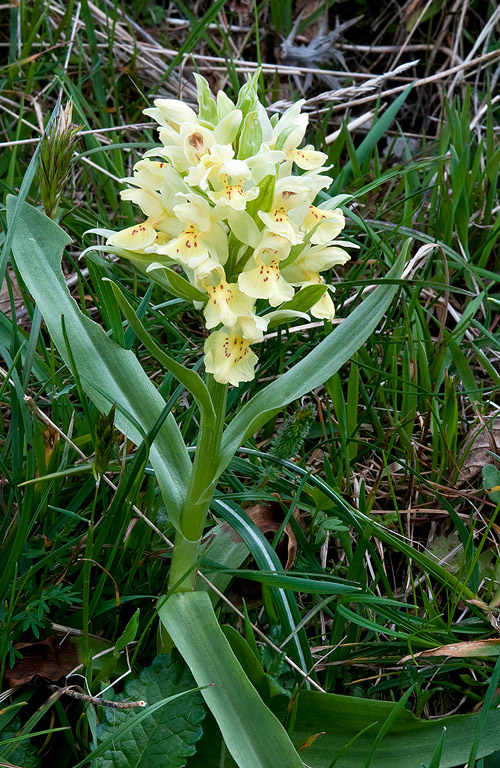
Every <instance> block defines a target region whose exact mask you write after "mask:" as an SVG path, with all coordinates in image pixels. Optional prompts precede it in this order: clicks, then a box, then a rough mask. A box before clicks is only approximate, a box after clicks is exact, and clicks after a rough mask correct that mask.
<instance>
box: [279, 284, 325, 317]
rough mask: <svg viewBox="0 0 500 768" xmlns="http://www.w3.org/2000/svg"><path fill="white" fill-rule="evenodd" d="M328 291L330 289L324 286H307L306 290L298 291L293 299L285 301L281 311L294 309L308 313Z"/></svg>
mask: <svg viewBox="0 0 500 768" xmlns="http://www.w3.org/2000/svg"><path fill="white" fill-rule="evenodd" d="M326 290H328V289H327V286H326V285H324V284H321V285H306V286H305V287H304V288H301V289H300V291H297V293H296V294H295V296H294V297H293V299H290V301H285V303H284V304H282V305H281V306H280V311H282V310H286V309H293V310H295V311H297V312H307V311H308V310H310V309H311V307H313V306H314V304H316V302H318V301H319V300H320V299H321V297H322V296H323V294H324V293H325V291H326Z"/></svg>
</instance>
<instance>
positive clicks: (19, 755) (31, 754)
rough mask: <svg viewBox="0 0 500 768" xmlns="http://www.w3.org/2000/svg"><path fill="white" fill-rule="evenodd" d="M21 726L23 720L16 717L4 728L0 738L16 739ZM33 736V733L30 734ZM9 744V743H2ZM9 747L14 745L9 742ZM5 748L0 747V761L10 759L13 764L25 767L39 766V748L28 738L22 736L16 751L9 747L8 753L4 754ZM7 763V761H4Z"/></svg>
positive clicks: (4, 739) (36, 767)
mask: <svg viewBox="0 0 500 768" xmlns="http://www.w3.org/2000/svg"><path fill="white" fill-rule="evenodd" d="M20 728H21V720H20V719H19V718H18V717H16V718H15V720H13V721H12V722H11V723H9V725H8V726H7V727H6V728H4V730H3V731H2V732H1V733H0V738H1V740H2V741H3V742H7V741H9V742H10V739H14V738H15V737H16V735H17V733H18V732H19V730H20ZM30 736H31V734H30ZM2 746H7V744H5V745H2ZM8 746H9V747H12V745H11V744H10V743H9V745H8ZM3 751H4V750H3V749H2V748H1V747H0V761H1V762H3V760H6V761H7V760H8V762H9V763H12V764H13V765H22V766H23V768H38V766H39V765H40V758H39V757H38V755H37V752H38V748H37V746H36V745H35V744H32V743H31V742H30V741H28V739H27V738H20V739H19V741H18V743H17V744H16V747H15V749H14V751H12V750H11V749H9V751H8V753H7V752H6V753H5V756H4V755H3ZM4 765H5V763H4Z"/></svg>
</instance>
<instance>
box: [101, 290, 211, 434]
mask: <svg viewBox="0 0 500 768" xmlns="http://www.w3.org/2000/svg"><path fill="white" fill-rule="evenodd" d="M109 282H111V287H112V288H113V293H114V295H115V298H116V301H117V302H118V304H119V306H120V309H121V310H122V312H123V314H124V316H125V319H126V320H127V321H128V323H129V325H130V327H131V328H132V330H133V331H134V333H135V335H136V336H137V338H138V339H139V340H140V341H142V343H143V344H144V346H145V347H146V349H147V350H148V351H149V352H151V354H152V355H153V357H154V358H155V359H156V360H158V362H159V363H160V364H161V365H163V366H165V368H166V369H167V371H170V373H171V374H173V376H175V378H176V379H177V380H178V381H180V383H181V384H183V385H184V386H185V387H186V389H187V390H188V391H189V392H191V394H192V395H193V397H194V399H195V400H196V402H197V404H198V407H199V409H200V412H201V413H202V415H203V416H204V418H205V419H208V420H209V421H213V420H215V411H214V407H213V404H212V399H211V397H210V393H209V391H208V389H207V386H206V384H205V382H204V381H203V379H202V378H201V376H200V375H199V374H198V373H196V371H192V370H191V369H190V368H186V367H185V366H184V365H182V364H181V363H178V362H177V360H174V358H173V357H170V355H167V353H166V352H164V351H163V350H162V349H161V347H160V346H159V345H158V344H157V343H156V342H155V341H154V340H153V339H152V338H151V336H150V335H149V333H148V332H147V331H146V329H145V328H144V326H143V324H142V323H141V321H140V320H139V318H138V317H137V315H136V313H135V312H134V310H133V308H132V307H131V306H130V304H129V303H128V301H127V299H126V298H125V296H124V295H123V293H122V291H121V288H120V286H119V285H117V284H116V283H114V282H113V281H109Z"/></svg>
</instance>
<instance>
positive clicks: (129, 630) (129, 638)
mask: <svg viewBox="0 0 500 768" xmlns="http://www.w3.org/2000/svg"><path fill="white" fill-rule="evenodd" d="M139 614H140V611H139V608H138V609H137V610H136V612H135V613H134V615H133V616H132V618H131V619H130V621H129V622H128V623H127V626H126V627H125V629H124V630H123V632H122V634H121V635H120V637H119V638H118V640H117V641H116V643H115V648H114V651H113V654H114V655H115V656H119V655H120V653H121V652H122V651H123V649H124V648H125V647H126V646H127V645H128V644H129V643H132V642H133V641H134V640H135V636H136V634H137V630H138V629H139Z"/></svg>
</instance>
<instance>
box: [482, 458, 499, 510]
mask: <svg viewBox="0 0 500 768" xmlns="http://www.w3.org/2000/svg"><path fill="white" fill-rule="evenodd" d="M482 475H483V488H484V489H485V491H487V493H488V495H489V497H490V499H491V501H492V502H493V504H500V470H499V469H497V468H496V467H495V465H494V464H486V465H485V466H484V467H483V470H482Z"/></svg>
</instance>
